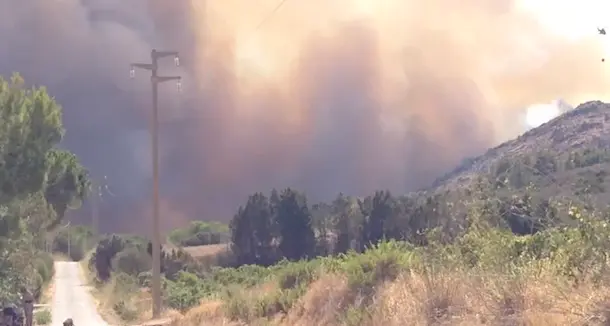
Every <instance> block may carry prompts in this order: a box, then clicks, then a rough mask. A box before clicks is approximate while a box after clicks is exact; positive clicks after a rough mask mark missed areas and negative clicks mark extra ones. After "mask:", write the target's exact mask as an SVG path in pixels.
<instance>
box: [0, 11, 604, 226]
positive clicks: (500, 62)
mask: <svg viewBox="0 0 610 326" xmlns="http://www.w3.org/2000/svg"><path fill="white" fill-rule="evenodd" d="M277 3H278V1H275V0H274V1H272V0H265V1H248V0H224V1H208V2H207V3H206V2H205V1H203V0H192V1H186V0H173V1H165V0H151V1H143V0H131V1H129V2H126V1H118V0H115V1H109V0H106V1H102V0H81V1H76V0H63V1H59V0H56V1H49V0H21V1H8V0H4V1H1V0H0V73H8V72H10V71H21V72H23V73H24V75H25V77H26V80H29V81H31V82H35V83H43V84H46V85H48V86H49V88H50V89H51V91H52V92H53V93H54V94H56V95H57V97H58V99H59V100H60V101H61V102H62V103H63V104H64V107H65V120H66V126H67V129H68V136H67V139H66V146H68V147H70V148H72V149H74V150H75V151H76V152H77V153H78V154H80V155H81V156H82V157H83V160H84V162H85V164H87V165H88V166H90V167H91V169H92V171H93V172H94V174H96V175H98V176H99V175H108V179H109V183H110V187H111V188H112V190H113V192H114V193H115V194H116V197H111V198H109V199H108V200H107V202H108V204H107V205H106V213H107V214H108V215H111V217H109V218H108V219H109V220H110V222H108V224H107V227H106V228H107V229H125V228H135V227H137V226H138V225H141V224H142V222H143V221H146V219H147V216H148V211H147V210H146V209H145V207H147V205H148V203H149V201H148V200H149V194H148V189H149V186H150V172H149V164H148V162H149V153H150V152H149V150H148V146H149V143H148V138H147V134H146V132H145V131H146V128H147V121H146V118H147V117H148V115H147V114H148V113H147V112H148V111H147V110H148V106H149V96H150V93H149V89H148V88H147V86H148V85H147V84H146V77H145V75H144V73H139V75H138V76H137V78H136V80H137V81H135V82H132V81H129V80H128V64H129V63H130V62H133V61H147V60H148V59H147V58H148V52H149V51H150V49H151V48H152V47H156V48H159V49H171V50H178V51H180V52H181V55H182V57H183V60H182V63H183V66H182V68H181V69H178V70H176V69H172V68H171V60H169V62H168V63H167V68H165V67H164V68H163V69H167V70H166V71H167V74H174V73H180V74H182V76H183V77H184V82H183V83H184V87H185V89H184V92H183V94H181V95H178V94H177V93H176V91H174V90H173V87H172V86H171V85H168V86H163V87H162V89H161V97H162V100H161V102H162V106H163V110H164V112H163V116H162V121H161V128H162V134H161V137H162V187H163V188H162V193H163V196H164V205H163V211H164V213H165V215H164V219H165V220H166V221H169V222H167V223H166V227H171V226H174V225H177V224H180V223H182V222H183V221H184V220H186V219H189V218H190V219H193V218H203V219H227V218H229V217H230V214H231V213H232V212H233V211H234V210H235V208H236V206H238V205H239V204H240V203H241V202H242V201H243V200H244V198H245V197H246V196H247V195H248V194H249V193H251V192H254V191H261V190H262V191H267V190H269V189H270V188H272V187H285V186H291V187H294V188H297V189H303V190H305V191H307V193H308V195H309V196H310V197H311V198H312V199H313V200H322V199H329V198H330V197H331V196H333V195H334V194H336V193H338V192H340V191H342V192H344V193H350V194H356V195H364V194H367V193H368V192H371V191H373V190H374V189H378V188H389V189H391V190H393V191H394V192H397V193H402V192H405V191H408V190H413V189H415V188H420V187H425V186H427V185H429V184H430V182H431V181H432V180H434V178H436V177H438V176H439V175H440V174H442V173H443V172H446V171H447V170H448V169H450V168H452V167H453V166H454V165H456V164H457V163H459V161H460V160H461V159H463V158H464V157H466V156H471V155H475V154H478V153H480V152H481V151H483V150H484V149H485V148H487V147H489V146H493V145H495V144H497V143H499V142H501V141H503V140H506V139H507V138H509V137H513V136H515V135H516V134H518V133H519V132H522V131H523V130H524V128H525V127H524V124H523V121H522V116H523V113H524V109H525V108H526V107H527V106H528V105H531V104H535V103H547V102H550V101H551V100H553V99H555V98H558V97H562V98H564V99H566V100H567V101H568V102H570V103H572V104H577V102H580V101H582V100H585V99H590V98H592V97H597V98H600V96H601V94H604V90H605V89H608V87H609V86H610V80H609V79H608V78H607V77H606V73H605V71H604V68H603V65H602V64H601V63H600V62H599V59H600V58H601V57H602V51H601V45H600V41H599V39H596V38H595V36H596V35H595V30H592V37H591V38H589V39H583V40H580V41H568V40H566V39H563V38H560V37H557V36H552V35H551V34H550V33H549V32H547V31H546V30H545V29H544V28H542V26H540V25H538V24H537V22H536V21H535V20H534V19H533V17H531V16H528V15H527V14H525V13H524V12H522V11H520V10H519V9H518V8H517V7H516V5H514V4H513V3H511V2H510V1H502V0H496V1H493V0H462V1H452V0H428V1H416V0H376V1H372V0H349V1H348V0H336V1H328V0H309V1H290V0H288V1H287V2H286V4H285V5H284V6H283V7H282V8H281V9H280V10H279V11H278V12H277V13H276V14H275V15H274V16H273V17H272V18H270V19H269V20H268V22H267V23H265V24H264V25H262V26H261V27H260V28H257V26H258V23H259V22H260V21H261V20H262V19H263V18H265V17H266V15H267V14H268V13H269V12H270V11H271V10H272V9H273V8H274V6H275V5H277ZM129 214H134V215H133V218H131V219H127V218H126V217H131V216H130V215H129ZM110 224H113V225H112V226H111V225H110Z"/></svg>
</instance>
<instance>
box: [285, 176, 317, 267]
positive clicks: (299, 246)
mask: <svg viewBox="0 0 610 326" xmlns="http://www.w3.org/2000/svg"><path fill="white" fill-rule="evenodd" d="M276 219H277V225H278V228H279V234H280V243H279V250H280V253H281V254H282V256H284V257H285V258H286V259H288V260H299V259H303V258H307V257H311V256H312V254H313V253H314V252H315V245H316V240H315V234H314V231H313V228H312V224H311V213H310V212H309V208H308V207H307V199H306V198H305V196H304V195H302V194H299V193H297V192H296V191H293V190H292V189H290V188H288V189H286V190H284V191H282V193H281V195H280V202H279V205H278V207H277V215H276Z"/></svg>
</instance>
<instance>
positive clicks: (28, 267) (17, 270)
mask: <svg viewBox="0 0 610 326" xmlns="http://www.w3.org/2000/svg"><path fill="white" fill-rule="evenodd" d="M61 113H62V108H61V106H60V105H59V104H58V103H57V102H56V101H55V99H53V98H52V97H51V96H50V95H49V94H48V93H47V90H46V89H45V88H44V87H28V86H26V84H25V81H24V80H23V79H22V78H21V76H19V75H18V74H15V75H13V76H12V78H10V79H8V80H7V79H5V78H3V77H1V76H0V302H6V301H10V300H14V299H15V296H16V295H17V294H18V293H19V291H18V289H19V287H21V286H24V285H25V286H27V287H29V288H30V289H32V290H34V292H37V290H39V289H40V287H41V285H42V283H44V282H46V281H48V280H49V278H50V277H51V275H52V272H51V269H52V258H51V257H50V255H48V254H45V249H49V248H50V243H49V242H48V240H49V239H48V237H47V233H48V232H49V230H51V229H53V228H54V227H55V226H57V225H58V224H59V222H60V221H61V220H62V218H63V217H64V215H65V213H66V211H67V210H68V209H69V208H71V207H75V206H77V205H78V204H80V203H81V202H82V200H83V199H84V198H85V196H86V194H87V190H88V188H89V179H88V172H87V170H86V169H85V168H84V167H83V166H82V165H81V164H80V162H79V160H78V158H77V157H76V156H75V155H74V154H72V153H70V152H68V151H66V150H63V149H60V148H59V144H60V142H61V140H62V137H63V135H64V129H63V126H62V119H61V118H62V114H61Z"/></svg>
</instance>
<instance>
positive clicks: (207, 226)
mask: <svg viewBox="0 0 610 326" xmlns="http://www.w3.org/2000/svg"><path fill="white" fill-rule="evenodd" d="M228 233H229V228H228V226H227V225H225V224H222V223H208V222H202V221H193V222H191V224H190V225H189V226H188V227H186V228H183V229H176V230H173V231H172V232H171V233H170V235H169V239H170V241H171V242H172V243H174V244H176V245H178V246H182V247H193V246H204V245H210V244H219V243H223V242H226V241H227V240H228Z"/></svg>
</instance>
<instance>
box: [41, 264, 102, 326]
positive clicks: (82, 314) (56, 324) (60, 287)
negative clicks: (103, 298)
mask: <svg viewBox="0 0 610 326" xmlns="http://www.w3.org/2000/svg"><path fill="white" fill-rule="evenodd" d="M51 309H52V313H53V322H52V324H51V326H61V325H62V323H63V321H64V320H66V319H67V318H72V320H74V324H75V325H78V326H81V325H86V326H107V325H108V323H106V322H105V321H104V320H103V319H102V317H101V316H100V315H99V313H98V312H97V310H96V307H95V303H94V301H93V298H92V297H91V294H90V293H89V290H88V288H87V284H86V282H85V277H84V275H83V273H82V271H81V269H80V266H79V265H78V263H75V262H63V261H57V262H55V293H54V295H53V301H52V302H51Z"/></svg>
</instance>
